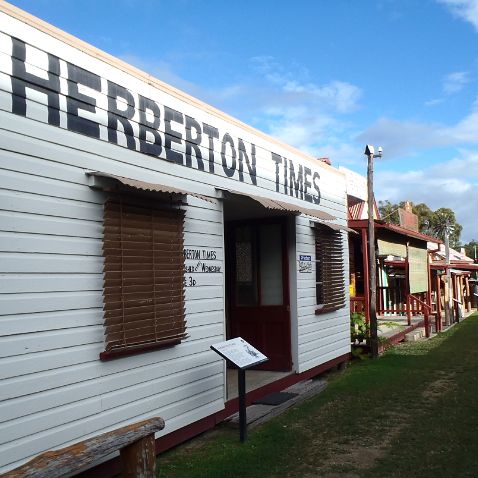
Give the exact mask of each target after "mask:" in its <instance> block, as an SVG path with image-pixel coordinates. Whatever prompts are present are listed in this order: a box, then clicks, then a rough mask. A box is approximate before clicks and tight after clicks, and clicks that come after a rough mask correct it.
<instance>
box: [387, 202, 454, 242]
mask: <svg viewBox="0 0 478 478" xmlns="http://www.w3.org/2000/svg"><path fill="white" fill-rule="evenodd" d="M404 207H405V202H404V201H402V202H400V203H399V204H393V203H391V202H390V201H388V200H385V201H379V203H378V210H379V212H380V217H381V219H382V220H384V221H385V222H388V223H389V224H400V219H399V215H398V209H399V208H404ZM412 211H413V212H414V213H415V214H416V215H417V216H418V230H419V231H420V232H422V233H423V234H427V235H429V236H433V237H437V238H438V239H441V240H442V241H444V240H445V227H450V246H451V247H453V248H457V247H460V236H461V231H462V230H463V227H462V226H461V225H460V224H458V223H457V222H456V217H455V213H454V212H453V210H451V209H449V208H444V207H442V208H440V209H437V210H436V211H433V210H432V209H430V208H429V207H428V206H427V205H426V204H425V203H420V204H412Z"/></svg>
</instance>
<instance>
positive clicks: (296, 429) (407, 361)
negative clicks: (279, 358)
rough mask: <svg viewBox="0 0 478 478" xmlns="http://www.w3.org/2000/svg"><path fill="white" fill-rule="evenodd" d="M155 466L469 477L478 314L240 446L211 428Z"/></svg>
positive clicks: (260, 473) (304, 475) (211, 474)
mask: <svg viewBox="0 0 478 478" xmlns="http://www.w3.org/2000/svg"><path fill="white" fill-rule="evenodd" d="M159 464H160V470H159V477H161V478H175V477H177V478H183V477H184V478H190V477H191V478H192V477H208V478H220V477H231V478H232V477H234V478H237V477H248V478H253V477H261V478H264V477H300V478H313V477H328V478H356V477H357V478H365V477H366V478H375V477H376V478H379V477H380V478H383V477H434V478H436V477H447V478H448V477H452V478H457V477H478V314H475V315H474V316H472V317H470V318H468V319H466V320H465V321H464V322H462V323H460V324H459V325H457V326H455V327H453V328H452V329H451V330H449V331H447V332H445V333H443V334H440V335H439V336H437V337H435V338H434V339H432V340H429V341H424V342H418V343H416V342H415V343H409V344H402V345H400V346H397V347H395V348H393V349H391V350H388V351H387V352H386V353H385V354H384V355H383V356H382V357H381V358H380V359H379V360H374V361H373V360H366V361H363V362H360V363H355V364H354V365H353V366H351V367H349V368H348V369H347V370H346V371H345V372H344V373H342V374H331V375H330V376H329V386H328V388H327V389H326V390H325V392H323V393H321V394H320V395H318V396H317V397H315V398H313V399H311V400H309V401H307V402H305V403H304V404H301V405H299V406H297V407H296V408H293V409H292V410H290V411H289V412H288V413H286V414H284V415H282V416H280V417H278V418H276V419H274V420H272V421H270V422H268V423H267V424H265V425H263V426H262V427H260V428H258V429H255V430H252V431H250V433H249V440H248V441H247V442H246V443H245V444H242V445H241V444H240V443H239V439H238V431H237V430H230V429H228V428H227V427H225V426H220V427H217V428H216V429H215V430H213V431H211V432H209V433H206V434H204V435H202V436H201V437H199V438H197V439H195V440H193V441H191V442H189V443H188V444H185V445H182V446H180V447H178V448H176V449H175V450H172V451H170V452H168V453H165V454H163V455H162V456H161V457H160V458H159Z"/></svg>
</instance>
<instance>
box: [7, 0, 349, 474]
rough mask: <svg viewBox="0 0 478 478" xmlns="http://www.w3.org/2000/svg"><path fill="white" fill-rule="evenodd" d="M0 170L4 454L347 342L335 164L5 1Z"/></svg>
mask: <svg viewBox="0 0 478 478" xmlns="http://www.w3.org/2000/svg"><path fill="white" fill-rule="evenodd" d="M0 170H1V175H0V293H1V294H0V336H1V337H0V357H1V358H0V374H1V382H0V472H3V471H7V470H10V469H12V468H14V467H16V466H18V465H19V464H21V463H22V462H24V461H26V460H28V459H29V458H31V457H33V456H35V455H37V454H39V453H41V452H43V451H46V450H50V449H54V448H58V447H62V446H65V445H67V444H71V443H74V442H77V441H81V440H83V439H85V438H87V437H91V436H94V435H97V434H99V433H102V432H104V431H107V430H112V429H115V428H118V427H120V426H122V425H125V424H128V423H132V422H136V421H139V420H141V419H145V418H148V417H152V416H156V415H159V416H161V417H163V418H164V419H165V421H166V428H165V430H164V431H163V432H162V434H161V436H159V439H160V443H161V440H164V442H165V443H166V442H167V440H168V439H171V437H174V439H171V440H172V441H178V440H179V439H181V437H186V436H190V435H191V434H192V433H197V432H198V431H200V430H199V429H200V428H201V427H202V429H204V428H207V427H208V426H212V425H213V424H214V423H215V422H216V421H218V420H219V419H221V418H224V416H225V415H226V414H227V413H228V412H230V411H233V409H234V407H235V405H234V402H233V401H232V400H231V399H232V398H233V396H234V395H233V392H232V391H231V389H230V388H229V389H228V385H227V383H228V382H227V375H228V374H230V373H231V371H230V370H228V369H227V368H226V366H225V364H224V361H223V360H222V359H221V358H220V357H219V356H217V355H216V354H215V353H214V352H213V351H212V350H210V346H211V344H214V343H217V342H221V341H223V340H226V339H228V338H232V337H237V336H241V337H243V338H244V339H245V340H247V341H249V342H250V343H251V344H253V345H254V346H255V347H256V348H257V349H259V350H260V351H261V352H263V353H264V354H265V355H267V356H268V357H269V361H268V362H267V363H265V364H264V365H263V366H261V368H262V371H263V373H264V374H266V376H267V377H269V380H270V377H272V378H274V377H280V380H282V381H281V382H280V384H281V385H282V386H283V385H284V384H286V383H289V384H291V383H293V382H294V381H298V380H300V379H302V378H304V377H310V376H313V375H314V374H317V373H319V372H320V371H322V370H324V369H326V368H328V367H331V366H332V365H335V364H337V363H340V362H342V361H344V360H346V359H347V357H348V353H349V351H350V337H349V306H348V303H349V298H348V291H347V287H346V284H345V280H346V279H345V278H346V277H348V260H347V259H346V258H347V257H348V245H347V240H346V238H347V235H346V232H344V228H345V226H346V220H347V216H346V192H345V179H344V175H343V173H341V172H339V171H338V170H336V169H334V168H332V167H330V166H328V165H326V164H324V163H322V162H319V161H316V160H315V159H314V158H312V157H310V156H307V155H305V154H303V153H301V152H299V151H297V150H295V149H293V148H291V147H289V146H287V145H285V144H283V143H280V142H278V141H276V140H274V139H272V138H270V137H268V136H267V135H265V134H263V133H261V132H259V131H257V130H255V129H253V128H251V127H249V126H247V125H245V124H243V123H241V122H239V121H237V120H235V119H234V118H231V117H229V116H227V115H226V114H224V113H222V112H220V111H218V110H216V109H214V108H212V107H210V106H208V105H206V104H204V103H202V102H200V101H198V100H197V99H195V98H192V97H190V96H188V95H186V94H185V93H182V92H180V91H178V90H176V89H174V88H172V87H170V86H168V85H165V84H163V83H162V82H160V81H158V80H156V79H155V78H152V77H151V76H149V75H147V74H145V73H143V72H141V71H139V70H137V69H135V68H133V67H131V66H129V65H127V64H126V63H123V62H121V61H119V60H117V59H115V58H113V57H111V56H109V55H107V54H105V53H103V52H101V51H99V50H97V49H95V48H94V47H92V46H90V45H87V44H85V43H83V42H81V41H80V40H78V39H76V38H74V37H72V36H70V35H68V34H66V33H64V32H62V31H60V30H58V29H56V28H54V27H52V26H51V25H48V24H46V23H44V22H42V21H40V20H38V19H36V18H34V17H32V16H30V15H28V14H27V13H25V12H23V11H21V10H18V9H17V8H15V7H13V6H11V5H9V4H7V3H4V2H2V3H1V4H0ZM264 371H266V372H264ZM272 372H273V373H272ZM251 373H254V372H251ZM256 373H257V374H260V373H261V372H256ZM267 374H268V375H267ZM276 383H279V382H277V381H276ZM272 388H273V385H272V386H271V385H269V389H270V390H272ZM264 390H265V389H264ZM195 424H196V428H194V426H195ZM198 424H200V425H198ZM188 430H189V431H188ZM193 430H194V431H193ZM182 431H184V433H183V432H182ZM173 432H174V433H173ZM168 437H169V438H168ZM171 440H170V441H171Z"/></svg>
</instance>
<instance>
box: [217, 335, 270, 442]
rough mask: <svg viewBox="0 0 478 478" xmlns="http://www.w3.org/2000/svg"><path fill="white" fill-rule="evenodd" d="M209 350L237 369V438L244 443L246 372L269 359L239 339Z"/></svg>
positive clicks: (245, 426)
mask: <svg viewBox="0 0 478 478" xmlns="http://www.w3.org/2000/svg"><path fill="white" fill-rule="evenodd" d="M211 349H212V350H214V352H216V353H217V354H219V355H220V356H221V357H222V358H224V359H226V360H229V362H231V363H232V364H234V365H235V366H236V368H237V385H238V392H239V437H240V440H241V443H244V442H245V441H246V439H247V414H246V370H247V369H248V368H251V367H254V366H255V365H259V364H261V363H264V362H266V361H267V360H269V359H268V358H267V357H266V356H265V355H264V354H263V353H262V352H259V350H257V349H256V348H254V347H253V346H252V345H251V344H249V343H248V342H246V341H245V340H244V339H242V338H241V337H237V338H235V339H231V340H226V341H225V342H220V343H218V344H214V345H211Z"/></svg>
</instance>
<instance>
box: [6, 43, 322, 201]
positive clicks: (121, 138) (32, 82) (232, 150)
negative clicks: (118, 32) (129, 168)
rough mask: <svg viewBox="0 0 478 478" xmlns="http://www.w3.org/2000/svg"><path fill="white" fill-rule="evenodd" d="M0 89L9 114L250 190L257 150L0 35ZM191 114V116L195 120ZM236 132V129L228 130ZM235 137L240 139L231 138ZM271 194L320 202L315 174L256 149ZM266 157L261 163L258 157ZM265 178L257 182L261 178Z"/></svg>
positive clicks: (310, 168)
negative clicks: (6, 99) (8, 95)
mask: <svg viewBox="0 0 478 478" xmlns="http://www.w3.org/2000/svg"><path fill="white" fill-rule="evenodd" d="M0 53H3V54H4V55H8V57H9V58H10V64H9V65H8V64H6V63H7V62H6V61H5V57H3V58H2V60H1V61H0V67H1V68H2V72H3V73H6V75H4V74H3V75H0V89H1V90H3V91H7V92H10V93H11V101H10V103H11V105H10V111H11V112H12V113H14V114H16V115H19V116H24V117H32V115H33V113H32V114H30V113H29V110H30V109H31V110H32V111H33V110H35V113H34V116H35V119H38V118H39V117H41V116H42V115H41V112H39V111H38V109H39V108H40V109H42V110H43V111H44V114H43V118H42V121H46V122H47V123H48V124H50V125H52V126H57V127H60V128H65V129H67V130H69V131H73V132H76V133H80V134H83V135H86V136H89V137H91V138H95V139H99V140H104V141H108V142H109V143H113V144H116V145H120V146H123V147H126V148H128V149H131V150H134V151H138V152H141V153H144V154H147V155H149V156H153V157H156V158H159V159H162V160H165V161H169V162H171V163H176V164H180V165H182V166H185V167H188V168H192V169H196V170H199V171H204V172H208V173H211V174H216V175H221V176H225V177H226V178H231V179H236V180H238V181H240V182H247V183H250V184H252V185H255V186H258V185H259V184H258V183H259V182H260V181H261V176H260V175H259V174H258V171H257V168H258V154H259V153H258V147H256V145H255V144H254V143H252V142H247V141H246V140H244V139H242V138H241V137H238V136H235V134H234V133H231V132H230V131H227V130H225V129H224V126H222V127H219V126H218V125H214V124H209V123H207V122H205V121H201V119H200V118H199V117H197V116H196V117H194V116H192V115H191V114H187V113H185V112H183V111H179V110H178V109H175V108H173V107H171V106H168V105H166V104H162V103H161V102H160V101H157V100H156V99H153V98H151V97H147V96H145V95H142V94H140V93H138V92H135V91H133V90H132V89H129V88H126V87H124V86H122V85H121V84H117V83H116V82H114V81H111V80H110V79H107V78H105V77H102V76H100V75H98V74H97V73H95V72H93V71H89V70H87V69H84V68H81V67H80V66H77V65H75V64H73V63H71V62H69V61H66V60H63V59H61V58H59V57H58V56H56V55H53V54H51V53H49V52H48V51H42V50H40V49H39V48H37V47H35V46H33V45H29V44H27V43H25V42H24V41H22V40H20V39H18V38H15V37H11V36H8V35H5V34H0ZM195 114H199V112H197V113H195ZM236 130H237V128H236ZM236 134H240V133H236ZM261 154H263V155H264V158H261V160H262V161H265V162H268V163H269V164H268V165H267V169H268V170H270V174H269V176H270V179H268V180H269V181H271V182H272V183H273V188H269V189H275V191H276V192H278V193H281V194H285V195H288V196H293V197H295V198H298V199H301V200H303V201H307V202H309V203H313V204H319V203H320V200H321V186H320V174H319V171H318V170H315V169H314V168H313V166H312V163H311V164H309V166H308V165H306V164H301V163H300V162H299V161H298V160H297V159H294V160H292V159H288V158H285V157H283V156H281V155H280V154H277V153H275V152H271V151H269V152H266V151H265V150H264V149H262V152H261ZM267 155H268V156H269V158H268V159H267V157H266V156H267ZM266 176H267V175H263V176H262V177H263V178H265V177H266Z"/></svg>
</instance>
